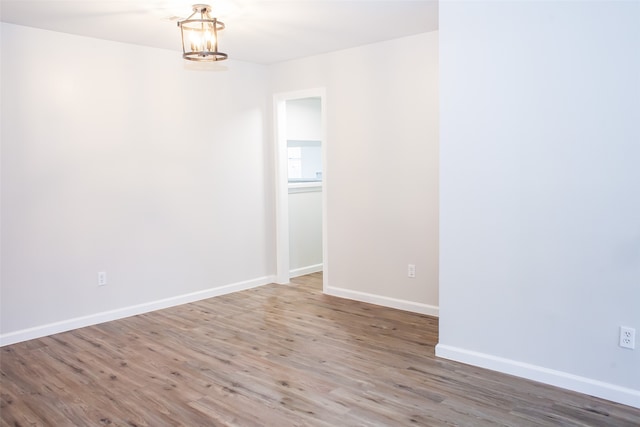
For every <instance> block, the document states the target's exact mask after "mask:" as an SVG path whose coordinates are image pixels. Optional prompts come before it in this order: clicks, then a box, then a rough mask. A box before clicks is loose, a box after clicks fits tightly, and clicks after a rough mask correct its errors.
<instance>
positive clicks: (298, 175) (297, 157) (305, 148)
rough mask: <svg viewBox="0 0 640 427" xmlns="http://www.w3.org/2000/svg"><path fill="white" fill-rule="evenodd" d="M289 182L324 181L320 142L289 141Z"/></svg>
mask: <svg viewBox="0 0 640 427" xmlns="http://www.w3.org/2000/svg"><path fill="white" fill-rule="evenodd" d="M287 157H288V169H289V182H317V181H322V148H321V144H320V141H306V140H288V141H287Z"/></svg>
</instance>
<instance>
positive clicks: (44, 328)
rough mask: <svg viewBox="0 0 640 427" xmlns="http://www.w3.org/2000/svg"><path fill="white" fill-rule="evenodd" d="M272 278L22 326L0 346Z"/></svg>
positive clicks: (2, 339) (3, 338)
mask: <svg viewBox="0 0 640 427" xmlns="http://www.w3.org/2000/svg"><path fill="white" fill-rule="evenodd" d="M274 281H275V276H264V277H259V278H257V279H252V280H246V281H244V282H238V283H232V284H229V285H224V286H220V287H217V288H211V289H205V290H203V291H197V292H191V293H188V294H184V295H177V296H175V297H170V298H164V299H161V300H157V301H150V302H146V303H142V304H137V305H132V306H129V307H123V308H117V309H115V310H109V311H103V312H101V313H96V314H90V315H88V316H82V317H76V318H73V319H68V320H62V321H60V322H55V323H49V324H47V325H41V326H35V327H33V328H28V329H22V330H20V331H15V332H9V333H7V334H2V335H0V347H2V346H5V345H10V344H15V343H19V342H22V341H27V340H32V339H35V338H41V337H45V336H47V335H53V334H58V333H61V332H66V331H70V330H72V329H78V328H83V327H85V326H91V325H96V324H98V323H104V322H110V321H112V320H118V319H122V318H124V317H130V316H136V315H138V314H143V313H148V312H150V311H155V310H162V309H163V308H169V307H174V306H176V305H181V304H187V303H190V302H194V301H200V300H203V299H207V298H212V297H217V296H220V295H225V294H230V293H232V292H238V291H243V290H246V289H251V288H256V287H258V286H263V285H267V284H269V283H273V282H274Z"/></svg>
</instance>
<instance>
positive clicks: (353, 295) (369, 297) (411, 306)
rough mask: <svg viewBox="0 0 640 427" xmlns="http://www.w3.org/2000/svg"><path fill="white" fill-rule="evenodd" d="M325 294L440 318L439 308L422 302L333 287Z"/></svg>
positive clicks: (327, 289)
mask: <svg viewBox="0 0 640 427" xmlns="http://www.w3.org/2000/svg"><path fill="white" fill-rule="evenodd" d="M324 293H325V294H327V295H333V296H336V297H340V298H347V299H352V300H355V301H361V302H367V303H369V304H376V305H381V306H383V307H390V308H397V309H398V310H404V311H411V312H413V313H420V314H426V315H428V316H435V317H438V315H439V308H438V307H437V306H435V305H429V304H423V303H420V302H413V301H407V300H402V299H396V298H390V297H384V296H381V295H375V294H369V293H366V292H359V291H353V290H351V289H343V288H334V287H332V286H329V287H327V288H325V290H324Z"/></svg>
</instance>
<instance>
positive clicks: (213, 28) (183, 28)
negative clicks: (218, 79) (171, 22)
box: [178, 4, 227, 62]
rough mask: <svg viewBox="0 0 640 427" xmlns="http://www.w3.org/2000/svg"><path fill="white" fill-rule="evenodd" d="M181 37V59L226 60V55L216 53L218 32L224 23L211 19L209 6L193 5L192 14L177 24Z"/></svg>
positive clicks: (222, 28)
mask: <svg viewBox="0 0 640 427" xmlns="http://www.w3.org/2000/svg"><path fill="white" fill-rule="evenodd" d="M178 27H180V33H181V35H182V57H183V58H184V59H187V60H189V61H202V62H215V61H223V60H225V59H227V54H226V53H222V52H218V31H221V30H224V23H223V22H220V21H218V19H217V18H212V17H211V6H209V5H208V4H194V5H193V13H192V14H191V16H189V17H188V18H187V19H185V20H183V21H179V22H178Z"/></svg>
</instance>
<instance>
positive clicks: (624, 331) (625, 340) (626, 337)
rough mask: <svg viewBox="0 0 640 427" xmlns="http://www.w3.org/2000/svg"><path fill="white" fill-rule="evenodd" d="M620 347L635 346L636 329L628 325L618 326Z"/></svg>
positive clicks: (632, 347) (631, 347)
mask: <svg viewBox="0 0 640 427" xmlns="http://www.w3.org/2000/svg"><path fill="white" fill-rule="evenodd" d="M620 347H624V348H630V349H634V348H636V330H635V329H633V328H630V327H628V326H620Z"/></svg>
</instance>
